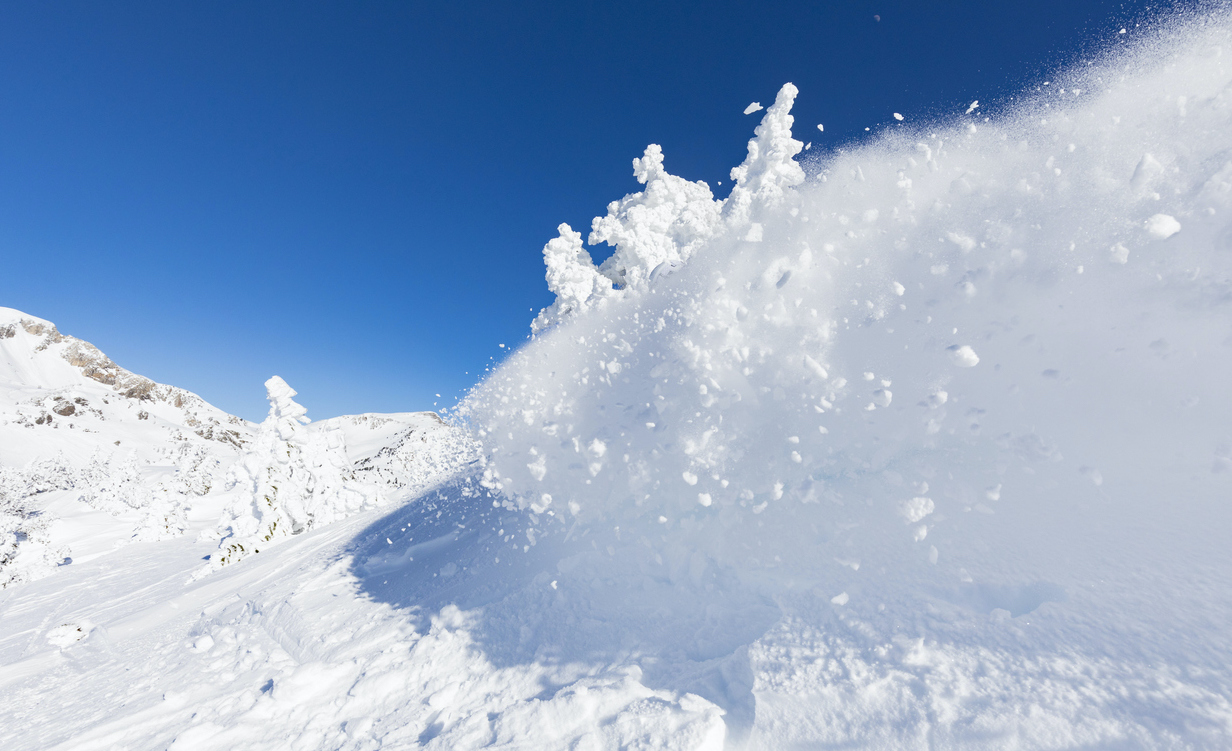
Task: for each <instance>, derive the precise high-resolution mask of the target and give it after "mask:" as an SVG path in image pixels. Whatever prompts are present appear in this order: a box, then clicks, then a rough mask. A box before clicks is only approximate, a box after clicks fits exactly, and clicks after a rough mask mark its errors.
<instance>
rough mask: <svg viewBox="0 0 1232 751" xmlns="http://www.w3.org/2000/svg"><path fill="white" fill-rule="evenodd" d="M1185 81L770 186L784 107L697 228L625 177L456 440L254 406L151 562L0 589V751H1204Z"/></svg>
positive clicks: (1226, 478)
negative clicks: (231, 466)
mask: <svg viewBox="0 0 1232 751" xmlns="http://www.w3.org/2000/svg"><path fill="white" fill-rule="evenodd" d="M1229 49H1232V16H1229V15H1227V14H1226V13H1222V14H1221V13H1215V12H1212V13H1211V14H1209V15H1203V16H1195V17H1192V18H1189V19H1187V20H1184V19H1183V20H1181V21H1177V22H1176V23H1175V24H1173V25H1172V26H1168V25H1164V26H1161V27H1160V28H1159V29H1157V30H1155V31H1153V32H1151V34H1150V35H1148V36H1147V37H1146V38H1145V39H1144V41H1142V42H1140V43H1139V44H1138V45H1137V46H1132V47H1129V46H1127V48H1126V49H1125V50H1122V51H1120V52H1117V53H1116V54H1113V55H1110V56H1109V57H1108V58H1107V59H1106V60H1104V61H1102V62H1098V63H1092V64H1090V65H1084V66H1082V67H1080V68H1078V69H1075V70H1072V71H1068V72H1064V73H1062V74H1058V75H1057V76H1055V77H1053V78H1052V80H1050V81H1049V83H1048V85H1047V86H1043V85H1041V86H1040V87H1039V90H1037V91H1034V92H1031V93H1030V96H1029V97H1024V99H1023V100H1022V101H1021V102H1020V103H1019V104H1018V105H1017V106H1016V108H1015V109H1014V110H1012V111H1009V112H1005V113H1001V114H999V115H995V116H994V115H985V114H983V113H982V112H981V111H980V109H979V107H978V106H977V104H976V103H972V104H971V106H970V107H969V108H967V109H966V111H965V112H963V113H959V114H957V115H956V116H955V118H954V120H953V121H951V122H945V123H923V124H919V125H915V124H912V123H911V122H910V121H909V120H907V121H904V122H903V124H902V125H895V126H893V127H892V128H891V129H889V130H887V132H885V133H884V134H882V135H880V136H879V137H877V138H874V139H872V140H870V141H869V142H868V143H865V144H858V145H852V146H851V147H850V148H847V149H846V150H843V151H837V152H833V153H828V154H825V155H823V156H820V157H816V158H815V159H807V158H806V159H803V160H802V159H800V154H801V153H802V150H803V148H804V144H802V143H801V142H800V141H799V140H798V139H797V138H796V137H795V136H794V135H793V128H794V127H795V123H794V121H793V118H792V115H791V108H792V105H793V102H794V98H795V96H796V93H797V92H796V90H795V87H793V86H791V85H790V84H788V85H786V86H784V87H783V88H782V90H781V91H780V92H779V94H778V97H777V98H776V101H775V103H774V104H773V105H772V106H770V107H769V108H766V110H765V113H764V115H763V116H761V118H762V119H761V122H760V124H759V125H758V126H757V127H756V129H755V131H754V136H755V137H754V138H753V139H752V140H751V141H750V142H749V149H748V156H747V158H746V159H745V161H744V162H743V163H742V164H740V165H738V166H737V167H736V168H735V169H733V171H732V180H733V181H734V182H735V185H734V187H733V189H732V192H731V194H730V195H729V196H728V197H727V198H716V197H715V196H714V194H713V193H712V192H711V191H710V189H709V187H708V186H706V185H704V184H700V183H690V182H688V181H686V180H683V179H682V178H678V177H675V176H673V175H671V174H670V173H669V172H668V171H667V165H668V164H669V162H667V161H666V158H665V155H664V153H663V151H662V149H659V148H658V147H657V146H651V147H649V148H647V149H646V151H645V152H644V153H643V155H642V156H641V157H639V158H638V159H637V160H636V161H635V162H634V164H633V167H634V178H635V179H637V180H638V181H639V183H640V184H641V185H642V189H641V190H639V191H638V192H635V193H632V194H630V195H628V196H625V197H624V198H623V199H622V200H619V201H615V202H613V203H611V204H610V205H609V206H608V211H607V214H606V215H605V216H600V217H597V218H596V219H595V222H594V223H593V224H592V233H591V235H590V238H591V240H592V242H607V243H610V244H612V245H613V246H615V252H614V253H613V254H612V256H611V258H610V259H609V260H608V261H605V262H604V263H602V264H600V265H596V264H595V263H594V262H593V260H592V258H591V257H590V255H589V253H588V252H587V251H586V249H585V247H584V246H583V245H582V242H581V234H580V233H578V232H575V231H573V230H572V229H571V228H570V227H568V226H567V225H561V227H560V228H559V236H558V237H557V238H555V239H553V240H551V241H549V242H548V243H547V245H546V247H545V248H544V261H545V264H546V266H547V273H546V278H547V282H548V285H549V288H550V289H551V290H552V291H553V292H555V293H556V296H557V299H556V302H555V304H553V305H552V306H550V307H549V308H547V309H545V310H544V311H543V312H542V313H541V314H540V315H539V316H538V317H537V318H536V319H535V321H534V322H533V324H531V325H532V327H533V329H532V330H533V331H534V332H535V334H534V337H533V338H532V339H531V340H530V341H529V342H528V343H527V344H526V345H525V346H523V347H521V348H519V349H518V350H517V351H516V352H514V353H513V354H512V355H511V356H510V357H509V358H508V359H507V360H506V361H505V362H504V363H502V364H501V365H500V366H499V367H498V368H496V369H495V370H494V371H493V372H492V374H491V375H490V376H488V377H487V378H485V380H484V381H483V382H481V383H480V384H478V385H477V386H476V387H475V389H474V390H473V391H472V392H471V394H470V395H469V396H468V397H467V399H466V400H465V401H464V403H463V404H462V405H461V408H460V409H459V410H458V411H457V413H456V414H455V415H454V419H455V421H456V422H454V423H453V424H449V425H446V424H443V423H441V422H439V421H438V420H437V419H436V418H435V417H431V416H425V415H360V416H356V417H345V418H335V419H332V420H326V421H321V422H320V423H308V422H307V418H306V416H305V415H304V413H303V409H302V407H300V406H299V405H297V404H295V403H294V401H293V399H292V398H291V397H293V396H294V392H293V391H292V390H291V389H290V387H289V386H288V385H287V384H286V383H284V382H282V381H281V379H277V378H272V379H270V382H269V383H267V389H268V393H269V396H270V402H271V411H270V417H269V418H267V420H266V421H265V422H263V423H262V424H261V425H260V426H259V427H257V428H255V429H250V433H249V434H248V435H249V436H250V437H248V438H247V439H246V442H244V443H243V445H242V447H241V448H239V449H236V448H234V447H230V444H226V443H224V442H219V441H217V440H214V441H213V443H214V444H217V445H218V446H222V447H224V448H226V450H228V451H233V452H235V454H236V458H235V459H233V461H234V462H235V464H236V466H239V467H242V468H243V471H242V472H239V471H236V472H232V473H229V476H230V478H231V479H232V482H230V483H228V485H229V487H230V489H219V488H218V487H217V485H218V484H217V483H214V484H212V485H211V486H210V488H209V489H208V491H206V492H205V493H204V494H201V495H191V494H186V493H181V495H182V496H183V497H184V498H186V499H188V500H187V501H186V502H184V503H181V505H180V506H178V507H177V506H174V504H172V506H171V507H169V508H170V510H171V511H174V510H175V508H183V509H184V511H183V513H182V514H181V515H180V516H179V517H176V518H174V519H170V520H168V517H166V515H165V514H164V515H163V516H162V517H158V518H155V519H154V520H153V521H154V522H156V523H154V524H152V525H148V526H147V527H146V528H150V529H154V530H155V531H159V530H163V529H170V528H171V526H174V525H178V527H177V528H182V529H183V530H184V532H185V534H180V535H179V536H174V535H170V534H168V535H165V536H164V535H162V534H155V535H152V536H150V537H148V538H142V539H138V540H137V541H136V542H134V543H132V544H127V545H124V546H122V547H119V548H115V549H112V548H108V549H107V550H102V549H101V548H99V547H98V546H97V545H96V548H95V549H94V552H93V554H92V555H90V556H82V555H79V554H78V553H77V547H74V552H73V562H72V563H71V564H70V565H64V566H59V567H57V568H55V569H54V570H51V571H50V572H45V573H49V575H46V576H44V577H43V578H41V579H37V580H32V581H27V582H25V583H20V584H17V585H15V586H10V587H8V588H7V589H4V590H0V624H2V626H0V628H2V629H3V630H0V666H2V669H0V690H2V691H3V692H4V695H5V701H4V702H0V746H3V747H4V748H5V749H9V748H14V749H35V748H66V749H67V748H73V749H93V748H98V749H104V748H116V747H120V748H172V749H277V748H306V749H341V748H346V749H376V748H414V747H424V748H437V749H446V748H447V749H455V748H505V749H514V748H536V749H538V748H545V749H576V748H672V749H677V748H679V749H719V748H724V747H726V748H754V749H782V748H893V749H935V748H945V749H985V748H1019V749H1088V748H1118V749H1120V748H1127V749H1129V748H1132V749H1138V748H1142V749H1146V748H1172V749H1208V748H1209V749H1223V748H1229V747H1232V631H1229V629H1228V624H1229V623H1230V622H1232V589H1230V588H1229V586H1228V582H1229V581H1232V546H1229V545H1228V533H1229V530H1232V504H1230V503H1229V499H1230V498H1232V427H1230V426H1232V391H1230V390H1229V389H1228V382H1229V378H1230V375H1232V337H1230V336H1229V332H1232V135H1230V134H1232V58H1230V57H1229V55H1228V50H1229ZM755 110H757V108H755V107H750V108H749V110H748V112H753V111H755ZM896 122H897V121H896ZM669 156H670V155H669ZM528 323H530V322H528ZM55 366H56V367H60V366H59V364H58V363H56V365H55ZM49 367H50V366H49ZM70 367H71V366H70ZM73 377H74V378H76V377H78V376H73ZM22 382H23V383H25V382H26V381H24V380H23V381H22ZM73 382H74V383H75V381H73ZM36 385H37V384H36ZM58 387H59V386H57V388H58ZM23 393H24V392H23ZM109 393H115V392H114V391H112V392H109ZM63 396H64V398H62V399H61V402H63V401H64V400H65V399H67V398H69V397H68V396H67V395H63ZM26 398H27V397H25V396H20V397H19V398H18V400H17V401H15V402H14V404H15V405H16V404H17V402H18V401H20V400H21V399H26ZM40 398H46V397H45V396H43V397H40ZM74 398H75V397H74ZM86 398H87V401H89V397H86ZM109 398H111V397H109ZM51 403H52V406H54V403H55V399H54V395H53V396H51ZM74 403H75V402H74ZM90 403H92V402H90ZM106 406H111V402H110V401H109V402H108V403H107V405H106ZM26 407H27V409H30V410H32V409H33V407H32V406H31V405H29V404H27V405H26ZM12 409H14V410H15V409H16V406H14V407H12ZM118 410H121V411H127V410H128V408H127V407H124V406H123V405H121V406H120V407H119V408H118ZM30 414H34V413H33V411H31V412H30ZM40 414H41V413H40ZM168 414H169V415H170V416H168V417H165V418H164V419H165V420H167V422H168V425H171V424H172V422H173V419H180V418H177V417H176V416H175V415H173V414H170V413H168ZM196 414H197V415H198V417H197V418H196V419H198V420H199V421H200V420H201V419H202V418H200V417H199V415H200V412H199V411H198V412H197V413H196ZM62 416H63V415H61V417H62ZM70 416H71V415H70ZM35 417H36V418H37V415H36V416H35ZM55 419H56V422H54V423H52V424H53V425H60V424H61V423H60V422H59V420H60V417H56V418H55ZM185 419H186V418H185ZM119 421H120V418H119V417H117V418H116V422H117V423H118V422H119ZM140 422H144V421H140ZM99 423H100V424H102V421H99ZM125 424H126V425H127V423H125ZM134 424H135V425H136V427H133V428H131V429H132V430H139V429H144V425H140V424H136V423H134ZM174 424H175V425H181V424H184V423H183V422H182V421H181V422H179V423H174ZM220 424H221V423H220ZM80 425H81V426H86V425H87V423H85V422H82V423H80ZM88 426H89V427H91V428H92V429H94V428H95V427H96V426H95V423H89V424H88ZM39 428H43V429H44V432H43V433H35V432H32V431H36V430H37V429H39ZM81 429H82V428H81V427H77V428H67V429H65V428H56V427H52V428H50V429H48V428H47V423H46V420H44V422H43V423H42V424H39V423H37V420H36V422H35V424H34V426H33V427H25V426H24V425H20V426H18V427H15V428H14V430H16V431H18V432H19V433H20V432H22V431H25V433H23V434H28V435H53V436H54V435H68V436H70V437H71V436H73V435H75V431H80V430H81ZM126 429H128V428H126ZM179 429H181V430H182V428H179ZM100 430H101V428H100ZM56 431H60V432H58V433H57V432H56ZM172 432H173V430H172V429H171V428H170V427H168V428H166V429H163V430H161V431H160V432H159V435H163V434H166V435H170V434H171V433H172ZM215 433H216V431H215ZM109 437H110V436H107V438H109ZM241 437H242V438H243V437H244V436H243V435H241ZM133 440H135V439H133ZM189 440H194V439H191V438H189ZM195 440H204V439H203V438H201V437H200V436H198V437H197V439H195ZM344 446H345V449H344ZM54 448H55V446H54V444H50V445H47V446H45V447H44V448H43V450H44V451H46V450H54ZM37 460H39V461H47V460H48V459H47V458H46V455H45V454H40V455H38V457H37ZM121 470H123V471H121ZM111 474H112V475H114V476H117V477H120V478H121V481H122V482H120V484H121V485H123V483H124V482H127V483H128V485H125V486H124V487H131V486H132V485H133V481H132V480H131V479H130V480H124V478H131V477H132V472H131V471H128V470H124V469H123V468H122V467H121V468H118V469H117V470H116V471H115V472H112V473H111ZM148 474H149V475H150V476H149V477H148V478H144V480H145V483H146V484H145V486H144V487H147V489H149V490H150V492H153V490H155V489H156V488H155V487H154V486H153V485H151V484H150V483H149V482H148V481H149V480H152V479H153V478H154V475H153V473H148ZM190 475H191V473H185V477H184V482H182V483H181V487H184V488H188V487H190V486H192V487H196V488H198V489H202V488H201V486H200V484H197V485H193V483H191V482H189V481H188V480H189V476H190ZM175 476H176V475H172V477H175ZM361 484H362V485H365V486H366V487H365V488H360V487H358V485H361ZM370 488H379V489H381V492H382V493H383V497H382V498H380V499H374V498H373V496H371V495H369V494H367V492H366V491H367V489H370ZM57 492H60V493H62V494H63V498H64V499H67V500H65V501H64V503H68V502H69V501H71V500H72V497H71V491H54V490H46V491H45V492H42V493H38V494H36V495H33V496H30V497H31V498H34V499H35V500H34V501H33V503H35V504H36V505H37V508H36V509H35V513H37V511H39V510H44V509H47V510H52V511H54V510H56V509H55V504H54V503H46V502H44V501H43V500H42V499H43V498H44V497H52V500H53V501H54V497H55V493H57ZM73 502H76V501H73ZM147 507H148V508H153V506H148V505H147ZM160 513H162V512H160ZM37 518H38V517H37V516H28V517H26V521H29V520H30V519H35V520H37ZM71 521H72V518H71V516H69V515H65V516H63V517H62V521H61V522H60V524H62V525H65V530H62V531H61V532H59V533H58V532H57V529H56V528H55V527H54V525H53V526H52V527H51V528H50V529H47V528H38V529H36V528H35V527H34V526H29V525H28V526H27V529H30V530H31V534H35V535H42V536H43V537H46V538H47V542H46V544H45V545H44V548H45V549H46V551H48V552H47V555H48V556H51V557H54V555H55V553H56V550H58V549H56V548H55V545H56V544H58V543H59V542H60V541H63V540H67V539H69V537H68V536H67V529H68V525H69V523H70V522H71ZM172 522H173V523H174V524H172ZM160 524H161V525H162V526H161V527H160V526H159V525H160ZM77 529H78V532H77V533H76V535H77V536H76V537H74V538H72V539H73V540H74V545H75V546H76V545H82V546H86V547H87V548H88V545H89V544H90V541H91V540H100V539H102V540H110V539H113V538H109V537H108V536H107V534H104V533H103V532H100V531H98V530H97V529H95V530H94V531H93V532H91V527H90V525H89V524H86V523H84V522H81V523H78V526H77ZM58 534H59V536H57V535H58ZM108 534H109V533H108ZM14 539H16V538H14ZM28 539H30V538H27V540H28ZM143 540H144V541H143ZM19 542H21V541H20V540H19ZM220 551H226V552H225V554H226V555H231V554H232V553H235V555H234V556H233V558H230V559H229V560H228V562H221V563H220V559H219V558H217V557H216V556H218V555H219V552H220ZM203 558H207V559H209V560H210V564H209V565H204V564H203V561H202V559H203ZM215 564H219V565H215ZM69 706H71V707H72V711H71V712H68V711H65V707H69Z"/></svg>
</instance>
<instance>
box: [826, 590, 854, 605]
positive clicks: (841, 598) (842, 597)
mask: <svg viewBox="0 0 1232 751" xmlns="http://www.w3.org/2000/svg"><path fill="white" fill-rule="evenodd" d="M850 599H851V597H850V596H849V595H848V594H847V593H846V592H839V593H838V594H836V595H834V596H833V597H831V598H830V602H832V603H834V604H835V605H846V604H847V601H848V600H850Z"/></svg>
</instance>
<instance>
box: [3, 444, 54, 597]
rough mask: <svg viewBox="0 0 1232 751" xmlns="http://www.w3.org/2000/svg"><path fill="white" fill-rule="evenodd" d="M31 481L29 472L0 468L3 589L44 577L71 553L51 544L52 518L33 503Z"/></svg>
mask: <svg viewBox="0 0 1232 751" xmlns="http://www.w3.org/2000/svg"><path fill="white" fill-rule="evenodd" d="M27 469H28V468H27ZM31 484H32V483H31V482H30V474H29V472H28V471H26V470H24V469H15V468H13V467H0V589H3V588H5V587H9V586H11V585H13V584H20V583H21V582H26V581H32V580H34V579H41V578H42V577H44V576H46V575H47V574H49V573H51V571H52V570H53V569H54V568H55V567H56V566H58V565H60V563H61V562H63V561H64V559H65V558H66V557H67V556H68V549H67V548H54V547H53V546H52V541H51V536H50V534H49V533H48V527H49V526H50V525H51V519H50V518H48V517H47V516H45V515H43V514H41V513H39V512H38V511H36V510H35V509H34V508H33V507H32V506H30V504H29V502H28V499H29V497H30V496H31V495H32V493H30V487H31Z"/></svg>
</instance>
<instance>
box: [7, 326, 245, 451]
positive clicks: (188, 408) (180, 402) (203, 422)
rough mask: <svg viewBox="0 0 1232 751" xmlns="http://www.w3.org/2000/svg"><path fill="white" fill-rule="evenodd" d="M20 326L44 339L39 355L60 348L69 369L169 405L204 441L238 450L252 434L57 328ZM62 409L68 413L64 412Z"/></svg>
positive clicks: (12, 330) (129, 395)
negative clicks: (73, 368)
mask: <svg viewBox="0 0 1232 751" xmlns="http://www.w3.org/2000/svg"><path fill="white" fill-rule="evenodd" d="M18 324H19V325H20V326H21V328H22V330H24V331H25V332H26V333H27V334H29V335H31V336H34V337H41V341H39V343H38V344H37V345H36V346H35V351H36V352H44V351H47V350H49V349H52V348H53V347H55V348H58V349H59V354H60V356H61V357H63V358H64V360H65V361H66V362H67V363H68V364H69V365H72V366H73V367H75V368H77V369H79V370H80V371H81V374H82V375H84V376H85V377H86V378H89V379H90V380H93V381H97V382H98V383H101V384H103V385H105V386H109V387H111V388H112V389H114V390H115V392H116V393H117V394H119V395H120V396H122V397H124V398H126V399H135V400H138V401H145V402H157V403H165V404H169V405H171V406H173V407H175V408H177V409H178V410H180V411H181V412H182V413H183V418H182V423H183V425H184V426H185V427H186V428H188V429H190V430H192V431H193V432H194V433H196V434H197V435H199V436H201V437H202V438H205V439H206V440H212V441H219V442H221V443H226V444H230V445H232V446H235V447H237V448H239V447H240V446H242V445H243V444H244V442H245V436H246V435H247V433H248V430H247V429H246V427H245V423H244V421H243V420H241V419H240V418H238V417H235V416H234V415H228V414H226V413H224V412H222V411H221V410H218V409H216V408H214V407H212V406H211V405H209V404H208V403H206V401H205V400H204V399H202V398H201V397H199V396H197V395H196V394H194V393H192V392H191V391H185V390H184V389H181V388H177V387H175V386H168V385H166V384H162V383H156V382H155V381H152V380H150V379H149V378H146V377H145V376H140V375H137V374H136V373H132V372H130V371H128V370H125V369H124V368H122V367H120V366H119V365H117V364H116V363H115V362H114V361H113V360H112V359H111V358H110V357H107V355H105V354H103V353H102V351H101V350H99V348H98V347H95V346H94V345H93V344H90V343H89V342H87V341H83V340H81V339H78V338H76V337H74V336H68V335H67V334H62V333H60V331H59V330H58V329H56V327H55V325H54V324H51V323H48V322H46V321H38V320H33V319H29V318H23V319H21V320H20V321H18ZM16 334H17V328H16V326H14V325H13V324H9V325H7V326H3V327H0V338H5V339H7V338H12V337H13V336H16ZM62 409H63V410H66V411H61V410H62ZM53 411H55V412H56V414H59V415H61V416H68V415H71V414H73V411H75V407H74V406H73V405H72V404H66V405H63V406H62V407H59V408H57V409H55V410H53ZM50 419H51V418H50V416H48V417H47V420H48V421H50ZM39 422H41V421H39Z"/></svg>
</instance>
